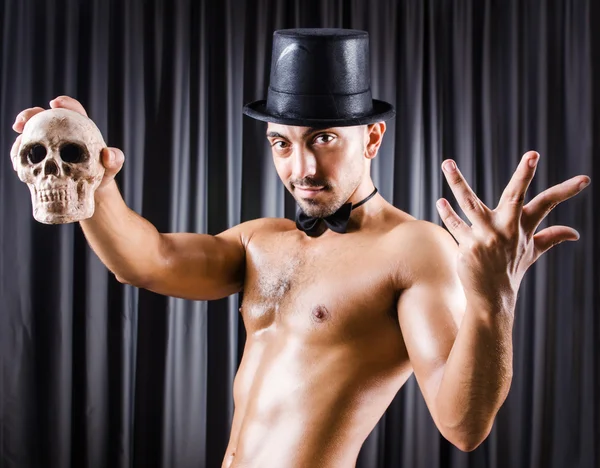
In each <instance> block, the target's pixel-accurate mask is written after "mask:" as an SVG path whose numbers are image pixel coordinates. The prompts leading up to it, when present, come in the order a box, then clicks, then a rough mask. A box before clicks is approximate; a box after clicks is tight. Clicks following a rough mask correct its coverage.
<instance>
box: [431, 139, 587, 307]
mask: <svg viewBox="0 0 600 468" xmlns="http://www.w3.org/2000/svg"><path fill="white" fill-rule="evenodd" d="M538 160H539V154H538V153H537V152H535V151H529V152H527V153H525V155H524V156H523V158H522V159H521V162H520V163H519V165H518V167H517V170H516V171H515V173H514V174H513V176H512V178H511V180H510V182H509V183H508V185H507V186H506V188H505V189H504V192H503V193H502V196H501V198H500V202H499V203H498V206H497V207H496V208H495V209H493V210H491V209H489V208H488V207H487V206H486V205H485V204H484V203H483V202H482V201H481V200H480V199H479V198H478V197H477V195H475V193H474V192H473V190H472V189H471V187H469V185H468V184H467V182H466V181H465V179H464V177H463V176H462V174H461V172H460V170H459V169H458V168H457V167H456V165H455V163H454V161H452V160H450V159H449V160H446V161H444V163H443V164H442V168H443V170H444V174H445V176H446V180H447V181H448V184H449V185H450V189H451V190H452V193H453V194H454V196H455V197H456V200H457V202H458V204H459V206H460V207H461V209H462V210H463V212H464V213H465V215H466V217H467V218H468V219H469V220H470V221H471V223H472V224H471V226H468V225H467V224H466V223H465V222H464V221H463V220H462V219H461V218H460V217H459V216H458V215H457V214H456V212H455V211H454V210H453V209H452V207H451V206H450V204H449V203H448V202H447V201H446V200H445V199H444V198H441V199H439V200H438V203H437V208H438V212H439V214H440V217H441V218H442V220H443V222H444V224H445V225H446V227H447V228H448V230H449V231H450V233H451V234H452V235H453V236H454V238H455V239H456V240H457V242H458V243H459V251H460V254H459V265H458V274H459V277H460V279H461V282H462V284H463V287H464V289H465V293H466V294H467V297H469V296H472V295H475V296H476V297H478V298H482V299H486V300H490V301H493V302H494V303H497V302H498V300H499V296H502V295H503V294H514V298H516V293H517V290H518V288H519V285H520V283H521V280H522V278H523V275H524V274H525V272H526V271H527V269H528V268H529V267H530V266H531V265H532V264H533V263H534V262H535V261H536V260H537V259H538V258H539V257H540V256H541V255H542V254H543V253H544V252H546V251H548V250H549V249H550V248H552V247H553V246H555V245H557V244H559V243H561V242H563V241H565V240H578V239H579V233H578V232H577V231H576V230H574V229H573V228H570V227H568V226H550V227H548V228H545V229H543V230H541V231H540V232H538V233H535V230H536V229H537V227H538V226H539V225H540V223H541V222H542V220H543V219H544V218H545V217H546V216H547V215H548V213H550V211H551V210H552V209H553V208H554V207H556V206H557V205H558V204H559V203H561V202H563V201H565V200H567V199H569V198H571V197H573V196H575V195H577V194H578V193H579V192H581V191H582V190H583V189H584V188H585V187H586V186H587V185H588V184H589V183H590V178H589V177H588V176H585V175H579V176H575V177H573V178H571V179H569V180H567V181H565V182H563V183H561V184H558V185H555V186H553V187H551V188H549V189H547V190H545V191H543V192H542V193H540V194H539V195H537V196H536V197H535V198H534V199H533V200H531V201H530V202H529V203H528V204H527V205H525V206H523V203H524V200H525V193H526V192H527V188H528V187H529V184H530V183H531V180H532V179H533V176H534V174H535V169H536V167H537V162H538ZM503 302H504V301H503Z"/></svg>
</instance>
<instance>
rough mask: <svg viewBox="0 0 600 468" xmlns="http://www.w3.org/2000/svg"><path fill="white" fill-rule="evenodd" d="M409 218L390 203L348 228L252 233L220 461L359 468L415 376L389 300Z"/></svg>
mask: <svg viewBox="0 0 600 468" xmlns="http://www.w3.org/2000/svg"><path fill="white" fill-rule="evenodd" d="M413 220H414V218H412V217H411V216H409V215H407V214H405V213H403V212H401V211H400V210H396V209H394V208H393V207H391V206H389V207H387V208H385V209H384V210H383V211H382V213H381V214H380V216H379V222H378V223H371V225H372V227H370V228H361V229H360V230H359V231H356V232H349V233H347V234H342V235H339V234H335V233H332V232H329V231H328V232H326V233H325V234H323V235H322V236H321V237H319V238H309V237H307V236H306V235H305V234H304V233H302V232H300V231H298V230H297V229H295V227H294V224H293V223H292V222H291V221H288V220H281V223H277V227H276V228H275V229H269V230H264V231H260V232H257V233H255V234H254V235H253V236H252V238H251V240H250V241H249V243H248V246H247V254H246V276H245V284H244V290H243V302H242V307H241V309H240V312H241V315H242V318H243V321H244V325H245V327H246V332H247V339H246V345H245V348H244V354H243V358H242V361H241V363H240V367H239V370H238V373H237V375H236V379H235V382H234V402H235V414H234V420H233V425H232V431H231V438H230V442H229V447H228V449H227V453H226V456H225V459H224V462H223V466H224V467H231V468H241V467H271V466H272V467H283V466H285V467H308V466H311V467H312V466H315V467H317V466H318V467H337V466H340V467H348V466H354V463H355V461H356V457H357V455H358V451H359V450H360V447H361V445H362V443H363V442H364V440H365V438H366V437H367V436H368V434H369V432H370V431H371V430H372V428H373V427H374V426H375V424H376V423H377V421H378V420H379V419H380V417H381V415H382V414H383V412H384V411H385V409H386V408H387V407H388V405H389V404H390V402H391V401H392V399H393V398H394V396H395V395H396V393H397V392H398V390H399V388H400V387H401V386H402V384H403V383H404V382H405V381H406V380H407V379H408V377H409V376H410V374H411V373H412V369H411V367H410V363H409V360H408V354H407V351H406V347H405V345H404V341H403V338H402V333H401V330H400V327H399V324H398V319H397V311H396V304H397V300H398V297H399V294H400V293H401V291H402V289H403V283H404V282H407V283H408V282H409V281H410V280H409V277H410V267H409V266H406V265H403V263H402V261H403V257H405V255H403V252H406V249H410V248H411V246H410V245H402V241H401V240H402V230H405V229H407V228H409V226H408V225H409V224H410V222H411V221H413Z"/></svg>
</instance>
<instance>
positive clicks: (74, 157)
mask: <svg viewBox="0 0 600 468" xmlns="http://www.w3.org/2000/svg"><path fill="white" fill-rule="evenodd" d="M60 158H61V159H62V160H63V161H64V162H67V163H80V162H83V160H84V159H85V153H84V151H83V149H82V148H81V147H79V146H77V145H74V144H69V145H65V146H63V147H62V148H61V149H60Z"/></svg>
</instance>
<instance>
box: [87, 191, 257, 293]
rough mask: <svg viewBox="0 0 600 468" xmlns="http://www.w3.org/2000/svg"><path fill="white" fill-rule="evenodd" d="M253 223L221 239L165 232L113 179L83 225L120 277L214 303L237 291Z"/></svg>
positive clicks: (160, 291) (93, 246)
mask: <svg viewBox="0 0 600 468" xmlns="http://www.w3.org/2000/svg"><path fill="white" fill-rule="evenodd" d="M258 222H259V221H258V220H257V221H254V222H252V221H250V222H248V223H244V224H241V225H238V226H235V227H234V228H231V229H229V230H227V231H225V232H223V233H221V234H219V235H217V236H212V235H208V234H193V233H176V234H162V233H159V232H158V231H157V229H156V228H155V227H154V225H152V224H151V223H150V222H149V221H147V220H146V219H144V218H143V217H141V216H139V215H138V214H137V213H135V212H134V211H133V210H131V209H129V208H128V207H127V205H126V204H125V202H124V200H123V198H122V197H121V194H120V193H119V190H118V188H117V185H116V184H115V182H114V180H113V181H111V182H110V183H109V184H107V185H106V187H103V188H102V189H101V190H99V191H97V193H96V207H95V211H94V215H93V216H92V217H91V218H89V219H87V220H84V221H81V222H80V224H81V227H82V229H83V232H84V234H85V237H86V239H87V240H88V242H89V244H90V246H91V247H92V249H93V250H94V252H95V253H96V254H97V255H98V257H99V258H100V259H101V260H102V262H103V263H104V264H105V265H106V266H107V268H108V269H109V270H110V271H111V272H113V273H114V274H115V276H116V278H117V279H118V280H119V281H120V282H122V283H127V284H131V285H133V286H136V287H139V288H144V289H148V290H151V291H154V292H156V293H159V294H164V295H168V296H174V297H181V298H185V299H194V300H211V299H219V298H222V297H226V296H228V295H230V294H233V293H236V292H239V291H240V290H241V288H242V286H243V281H244V270H245V255H246V249H245V244H246V243H247V240H248V239H247V237H245V236H250V235H251V234H250V232H251V231H252V228H253V227H256V224H257V223H258Z"/></svg>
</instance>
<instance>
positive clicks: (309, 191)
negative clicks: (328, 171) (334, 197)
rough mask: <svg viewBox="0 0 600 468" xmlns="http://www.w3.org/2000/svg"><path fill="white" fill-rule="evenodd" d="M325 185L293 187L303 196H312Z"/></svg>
mask: <svg viewBox="0 0 600 468" xmlns="http://www.w3.org/2000/svg"><path fill="white" fill-rule="evenodd" d="M324 189H325V187H298V186H295V187H294V191H295V192H297V193H298V194H299V195H300V196H302V197H303V198H312V197H316V196H317V195H318V194H319V193H321V192H322V191H323V190H324Z"/></svg>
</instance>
